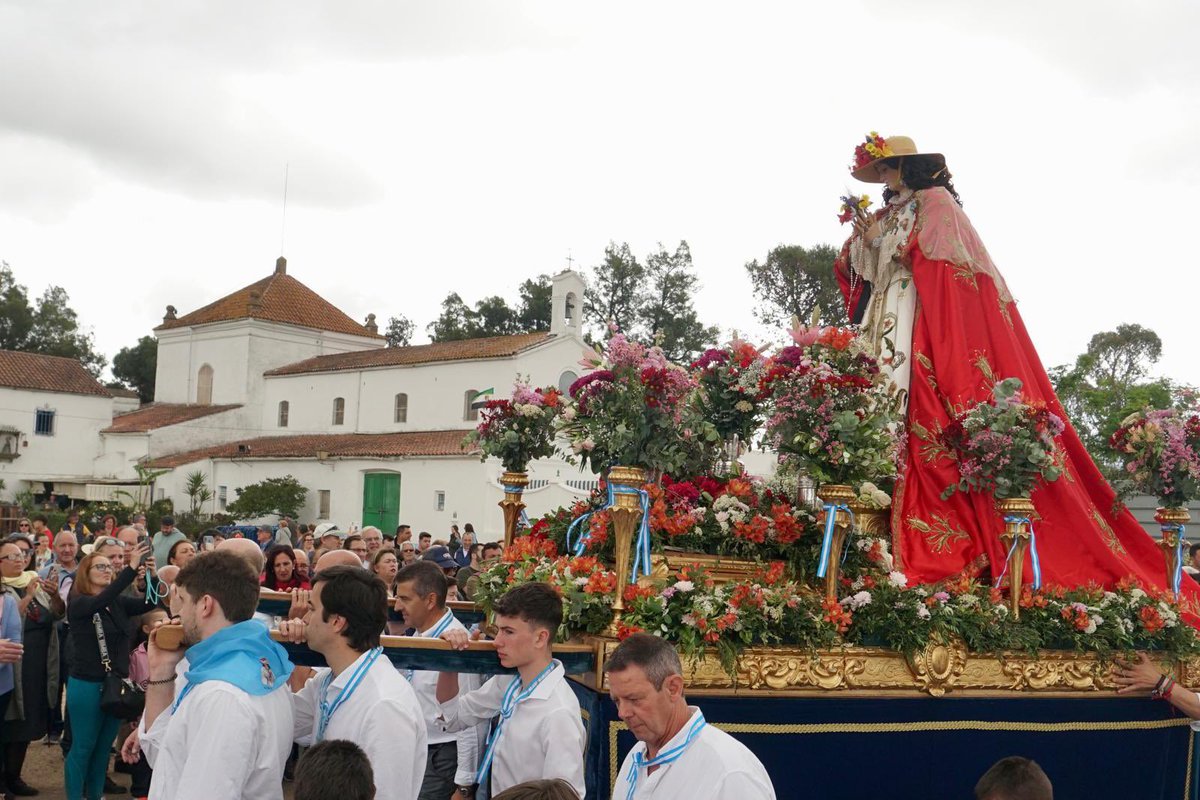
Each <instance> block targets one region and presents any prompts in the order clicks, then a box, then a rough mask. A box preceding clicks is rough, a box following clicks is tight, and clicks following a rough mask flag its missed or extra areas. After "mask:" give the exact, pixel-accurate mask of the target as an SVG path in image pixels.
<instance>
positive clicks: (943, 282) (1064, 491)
mask: <svg viewBox="0 0 1200 800" xmlns="http://www.w3.org/2000/svg"><path fill="white" fill-rule="evenodd" d="M913 198H914V200H915V201H916V203H917V208H916V217H915V227H913V228H912V229H911V231H909V233H908V237H907V241H904V242H903V243H901V245H900V247H899V249H898V253H899V259H900V260H901V262H902V263H903V264H904V265H905V266H907V267H909V268H910V269H911V271H912V283H913V286H914V287H915V289H916V307H915V315H914V319H913V323H912V324H913V327H912V346H911V348H910V349H909V350H908V351H907V352H908V353H909V354H911V360H910V365H911V375H910V380H909V395H908V413H907V430H906V434H905V440H904V442H903V445H902V450H903V451H902V454H901V457H900V463H899V475H898V477H897V481H896V490H895V493H894V498H893V505H892V545H893V553H894V555H895V557H896V559H897V569H902V570H903V571H904V572H905V574H907V576H908V579H909V582H910V583H913V584H916V583H928V582H936V581H940V580H942V579H945V578H947V577H953V576H956V575H959V574H967V575H970V576H972V577H975V576H981V577H989V578H990V577H991V576H994V575H998V574H999V572H1000V570H1001V569H1003V565H1004V562H1005V559H1006V557H1007V553H1006V550H1005V548H1004V546H1003V544H1002V543H1001V541H1000V534H1001V533H1002V532H1003V528H1004V525H1003V522H1002V521H1001V518H1000V515H999V514H998V513H997V512H996V508H995V503H994V500H993V499H992V498H991V496H990V495H982V494H978V493H974V492H971V493H964V492H956V493H955V494H953V495H951V496H950V498H949V499H947V500H943V499H942V498H941V493H942V491H943V490H944V489H945V488H946V487H947V486H950V485H951V484H953V483H956V482H957V481H958V478H959V475H958V468H957V465H956V463H955V461H954V459H953V458H952V457H951V456H950V454H949V453H948V452H947V451H946V450H945V449H944V448H943V447H942V446H941V445H940V444H939V442H938V434H939V432H940V431H941V430H942V429H943V428H944V426H945V425H946V424H947V423H948V422H949V421H950V418H951V414H952V413H954V412H961V411H962V410H964V408H965V407H967V406H969V405H970V404H973V403H976V402H979V401H983V400H987V399H989V398H990V396H991V389H992V386H993V384H994V383H996V382H997V381H999V380H1003V379H1005V378H1011V377H1015V378H1020V380H1021V382H1022V383H1023V384H1024V387H1023V389H1022V394H1023V395H1024V397H1025V398H1026V400H1028V401H1042V402H1044V403H1045V404H1046V405H1047V406H1048V407H1049V408H1050V410H1051V411H1053V412H1054V413H1055V414H1058V415H1059V416H1061V417H1062V418H1063V419H1064V420H1066V414H1065V413H1064V412H1063V409H1062V405H1061V404H1060V403H1059V401H1058V397H1057V396H1056V395H1055V393H1054V389H1053V387H1052V386H1051V384H1050V379H1049V378H1048V376H1047V375H1046V370H1045V369H1044V368H1043V367H1042V364H1041V361H1040V360H1039V359H1038V356H1037V352H1036V351H1035V350H1034V347H1033V343H1032V342H1031V341H1030V338H1029V334H1028V333H1027V332H1026V330H1025V326H1024V324H1023V323H1022V322H1021V317H1020V314H1018V313H1017V309H1016V306H1015V304H1014V303H1013V301H1012V299H1011V296H1010V295H1009V293H1008V289H1007V287H1006V286H1005V284H1004V281H1003V279H1002V278H1001V277H1000V275H999V273H998V272H997V271H996V269H995V267H994V266H993V265H992V263H991V260H990V258H989V257H988V255H987V251H986V250H985V249H984V248H983V245H982V244H981V243H980V242H979V239H978V236H977V235H976V233H975V230H974V228H973V227H972V226H971V223H970V221H969V220H968V219H967V217H966V216H965V215H964V214H963V212H962V210H961V208H960V207H959V206H958V204H957V203H955V202H954V199H953V198H952V197H951V196H950V194H949V193H948V192H947V191H946V190H945V189H942V188H940V187H937V188H933V189H926V190H922V191H918V192H915V193H914V195H913ZM880 216H883V213H882V212H881V214H880ZM848 253H849V243H847V247H844V248H843V249H842V255H841V256H840V257H839V259H838V262H837V265H836V267H835V269H836V272H837V278H838V281H839V283H840V284H841V287H842V293H843V296H844V298H845V300H846V305H847V308H848V309H851V315H852V316H853V309H855V308H857V307H858V306H859V301H860V299H861V298H860V294H861V292H862V285H863V284H862V281H861V279H859V280H856V285H855V286H854V289H853V295H852V294H851V283H850V272H849V269H850V266H852V265H851V264H850V259H849V256H848ZM855 277H856V278H857V276H855ZM899 346H900V345H899V344H897V347H899ZM1062 445H1063V449H1064V450H1065V452H1066V463H1065V469H1064V472H1063V475H1062V476H1061V477H1060V478H1059V479H1058V480H1057V481H1055V482H1053V483H1049V484H1045V485H1043V486H1041V487H1039V488H1037V489H1035V490H1034V492H1033V497H1032V500H1033V503H1034V505H1035V506H1036V509H1037V510H1036V512H1035V514H1034V515H1033V520H1034V526H1035V532H1036V539H1037V550H1038V554H1039V556H1040V559H1041V567H1042V577H1043V582H1044V583H1047V584H1052V585H1060V586H1067V587H1075V586H1082V585H1085V584H1088V583H1100V584H1102V585H1104V586H1105V587H1111V586H1112V585H1113V584H1115V583H1116V582H1118V581H1119V580H1121V579H1122V578H1125V577H1127V576H1133V577H1136V578H1137V579H1139V580H1141V581H1142V582H1143V583H1144V584H1145V585H1148V586H1155V587H1159V588H1166V586H1167V576H1166V567H1165V560H1164V557H1163V552H1162V550H1161V549H1160V548H1159V546H1158V544H1157V542H1156V540H1155V539H1154V538H1152V537H1151V536H1149V535H1148V534H1147V533H1146V531H1145V530H1144V529H1143V528H1142V526H1141V525H1140V524H1138V522H1137V521H1136V520H1135V519H1134V518H1133V515H1132V514H1131V513H1130V512H1129V511H1128V510H1127V509H1125V508H1121V509H1120V510H1115V511H1114V500H1115V494H1114V492H1113V490H1112V488H1111V487H1110V486H1109V485H1108V483H1107V482H1106V481H1105V479H1104V478H1103V476H1102V475H1101V473H1100V471H1099V470H1098V469H1097V468H1096V465H1095V464H1094V463H1093V462H1092V459H1091V457H1090V456H1089V455H1088V452H1087V450H1086V449H1085V448H1084V446H1083V443H1082V442H1081V441H1080V440H1079V436H1078V434H1076V433H1075V429H1074V428H1073V427H1072V426H1071V424H1070V422H1069V421H1067V426H1066V430H1065V431H1064V432H1063V434H1062ZM1024 572H1025V580H1026V581H1031V580H1032V574H1033V573H1032V569H1031V564H1030V560H1029V556H1028V555H1027V556H1026V565H1025V570H1024ZM1198 592H1200V589H1198V587H1197V584H1196V583H1195V582H1194V581H1193V580H1192V579H1191V578H1190V577H1188V576H1187V575H1184V577H1183V586H1182V589H1181V602H1182V603H1183V605H1184V609H1185V610H1188V611H1190V612H1192V613H1193V614H1195V613H1196V612H1197V611H1200V603H1198V602H1197V601H1198V598H1200V595H1198Z"/></svg>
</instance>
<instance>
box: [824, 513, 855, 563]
mask: <svg viewBox="0 0 1200 800" xmlns="http://www.w3.org/2000/svg"><path fill="white" fill-rule="evenodd" d="M839 511H845V512H846V513H847V514H849V515H850V526H851V528H853V526H854V512H853V511H851V510H850V506H847V505H842V504H840V503H827V504H826V505H825V538H823V539H822V540H821V555H820V556H819V558H818V561H817V577H818V578H824V577H825V573H826V571H827V567H828V564H829V551H830V550H832V549H833V529H834V527H836V526H837V512H839ZM849 548H850V537H849V535H847V536H846V546H845V548H843V549H842V560H843V561H845V560H846V553H848V552H849Z"/></svg>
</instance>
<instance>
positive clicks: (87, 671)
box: [65, 541, 157, 800]
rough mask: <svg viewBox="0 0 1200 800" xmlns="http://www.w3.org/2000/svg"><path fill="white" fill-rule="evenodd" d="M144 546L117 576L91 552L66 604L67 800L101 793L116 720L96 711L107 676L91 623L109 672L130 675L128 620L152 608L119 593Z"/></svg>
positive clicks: (104, 559) (93, 798)
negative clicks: (68, 644) (105, 653)
mask: <svg viewBox="0 0 1200 800" xmlns="http://www.w3.org/2000/svg"><path fill="white" fill-rule="evenodd" d="M149 555H150V547H149V545H148V544H147V543H146V542H144V541H142V542H139V543H138V544H137V545H136V546H135V547H134V548H133V550H132V551H131V552H130V554H129V560H128V561H129V563H128V564H126V566H125V567H124V569H122V570H121V571H120V573H118V574H117V575H115V576H114V575H113V564H112V562H111V561H110V560H109V559H108V557H107V556H104V555H101V554H99V553H92V554H91V555H89V556H87V557H86V558H84V559H83V561H81V562H80V564H79V570H78V572H76V573H75V583H74V584H73V585H72V586H71V594H70V596H69V598H68V601H67V620H68V622H69V623H70V629H69V630H70V633H69V636H70V642H71V650H70V656H69V659H68V662H67V675H68V679H67V713H69V714H70V715H71V750H70V751H69V752H68V753H67V760H66V766H65V773H66V793H67V798H68V800H83V798H85V797H87V798H90V799H91V800H97V798H100V797H101V796H102V795H103V794H104V776H105V772H106V769H107V767H108V750H109V745H110V744H112V741H113V737H115V736H116V735H117V728H118V727H119V726H120V724H121V720H119V719H118V718H116V717H114V716H110V715H109V714H106V713H104V712H103V711H102V710H101V709H100V694H101V690H102V689H103V688H104V676H105V674H106V672H107V670H106V668H105V663H104V662H103V660H102V659H101V657H100V642H99V638H98V636H97V630H96V622H95V621H96V620H97V619H99V621H100V627H101V629H102V630H103V632H104V641H105V647H106V649H107V650H108V656H109V664H108V667H109V668H110V669H111V670H112V671H113V672H114V673H116V674H117V675H120V676H122V677H128V675H129V651H130V650H131V649H132V648H131V647H130V640H129V635H130V631H131V630H132V627H133V626H132V624H131V623H130V617H135V616H138V615H139V614H144V613H146V612H147V611H150V610H151V609H153V608H156V607H157V606H156V604H155V603H150V602H147V601H146V600H145V598H142V597H130V596H128V595H125V594H124V591H125V590H126V589H127V588H129V586H130V585H131V584H132V583H133V581H134V579H135V578H136V577H137V568H138V567H140V566H143V565H144V564H145V563H146V560H147V558H148V556H149Z"/></svg>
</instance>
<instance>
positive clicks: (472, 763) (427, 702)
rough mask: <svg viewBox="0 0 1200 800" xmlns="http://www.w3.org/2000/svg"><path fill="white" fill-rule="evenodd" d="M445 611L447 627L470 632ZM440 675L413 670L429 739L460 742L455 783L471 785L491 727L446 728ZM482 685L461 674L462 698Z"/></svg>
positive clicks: (475, 678) (430, 741) (424, 633)
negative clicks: (454, 730)
mask: <svg viewBox="0 0 1200 800" xmlns="http://www.w3.org/2000/svg"><path fill="white" fill-rule="evenodd" d="M446 613H447V614H451V615H452V616H451V619H452V620H453V621H452V622H451V623H450V624H449V625H448V626H446V630H452V631H462V632H463V633H467V632H468V631H467V628H466V626H465V625H463V624H462V623H461V622H459V621H458V619H457V618H454V617H453V612H451V611H447V612H446ZM442 619H443V617H439V618H438V622H441V620H442ZM438 622H435V623H434V624H433V625H431V626H430V627H429V628H428V629H426V630H423V631H421V632H420V633H418V634H416V635H417V636H423V637H428V636H429V635H430V634H431V633H432V632H433V630H434V629H435V628H436V627H437V624H438ZM438 674H439V673H437V672H434V671H432V670H423V669H418V670H413V673H412V687H413V690H414V691H415V692H416V693H417V699H418V700H419V701H420V702H421V714H422V716H423V717H424V719H425V734H426V742H427V743H428V744H430V745H435V744H442V743H444V742H456V743H457V745H458V768H457V770H456V771H455V773H454V782H455V783H456V784H458V785H459V786H470V785H471V784H473V783H475V774H476V773H477V772H478V771H479V759H480V758H481V757H482V756H483V747H484V742H485V741H486V740H487V734H488V726H487V723H484V724H482V725H476V726H475V727H467V728H464V729H463V730H461V731H458V732H457V733H449V732H447V731H446V729H445V727H444V726H443V725H442V722H441V716H442V708H441V706H439V705H438V701H437V682H438ZM481 685H482V680H481V678H480V676H479V675H475V674H472V673H469V672H460V673H459V674H458V694H459V696H460V697H461V696H462V695H464V694H466V693H467V692H470V691H474V690H475V689H478V688H479V687H480V686H481Z"/></svg>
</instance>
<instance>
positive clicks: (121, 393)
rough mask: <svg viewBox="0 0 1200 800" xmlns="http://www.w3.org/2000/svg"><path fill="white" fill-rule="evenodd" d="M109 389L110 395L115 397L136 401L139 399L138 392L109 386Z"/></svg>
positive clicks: (122, 387)
mask: <svg viewBox="0 0 1200 800" xmlns="http://www.w3.org/2000/svg"><path fill="white" fill-rule="evenodd" d="M107 388H108V393H109V394H111V395H112V396H113V397H128V398H131V399H136V398H137V397H138V393H137V392H135V391H134V390H133V389H126V388H125V387H124V386H109V387H107Z"/></svg>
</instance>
